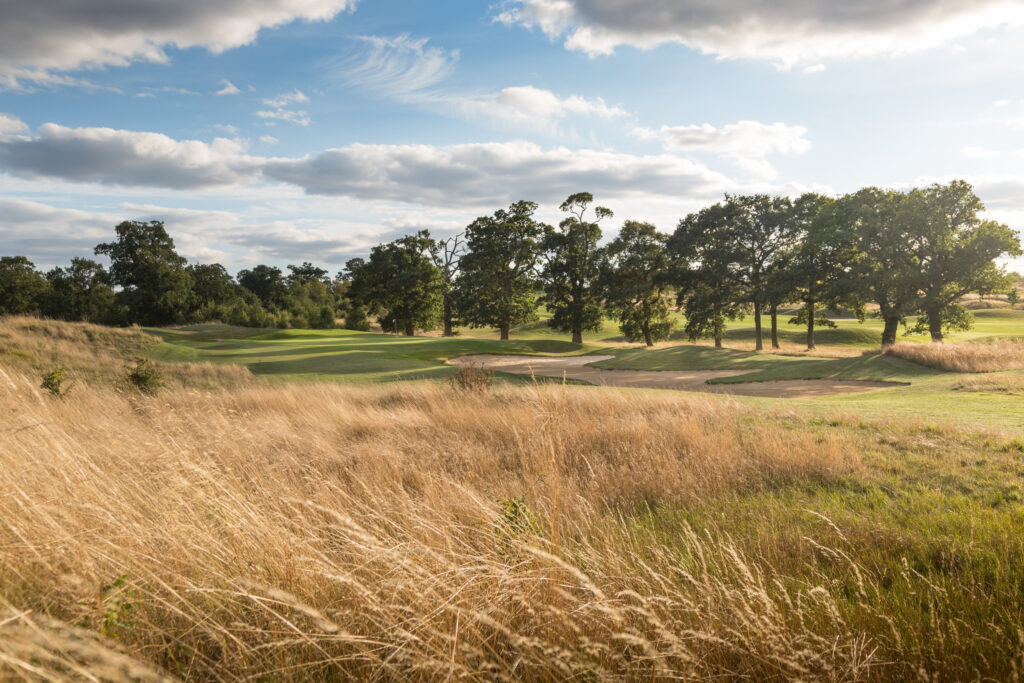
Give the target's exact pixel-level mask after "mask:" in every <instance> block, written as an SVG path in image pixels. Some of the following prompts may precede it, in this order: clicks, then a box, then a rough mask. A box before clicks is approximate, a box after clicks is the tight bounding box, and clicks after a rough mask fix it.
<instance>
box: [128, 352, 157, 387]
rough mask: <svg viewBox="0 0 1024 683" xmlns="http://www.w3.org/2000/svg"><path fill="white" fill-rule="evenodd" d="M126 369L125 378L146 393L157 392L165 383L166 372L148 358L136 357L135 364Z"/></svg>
mask: <svg viewBox="0 0 1024 683" xmlns="http://www.w3.org/2000/svg"><path fill="white" fill-rule="evenodd" d="M126 370H127V374H126V375H125V379H126V380H127V381H128V383H129V384H130V385H131V386H133V387H135V388H136V389H138V390H139V391H141V392H142V393H144V394H155V393H156V392H157V390H158V389H159V388H160V387H162V386H163V385H164V373H163V372H161V371H160V368H159V367H157V365H156V363H154V362H153V361H151V360H149V359H148V358H137V359H135V365H134V366H129V367H128V368H126Z"/></svg>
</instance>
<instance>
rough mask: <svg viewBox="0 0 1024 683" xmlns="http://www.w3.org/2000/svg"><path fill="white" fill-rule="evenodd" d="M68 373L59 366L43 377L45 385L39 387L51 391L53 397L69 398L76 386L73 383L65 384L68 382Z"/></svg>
mask: <svg viewBox="0 0 1024 683" xmlns="http://www.w3.org/2000/svg"><path fill="white" fill-rule="evenodd" d="M67 373H68V369H67V368H65V367H63V366H61V365H58V366H56V367H55V368H54V369H53V370H50V371H49V372H48V373H46V374H45V375H43V383H42V384H40V385H39V386H40V387H42V388H43V389H46V390H47V391H49V392H50V394H51V395H52V396H67V395H68V392H69V391H71V387H72V386H74V385H73V384H72V383H67V384H65V382H67V381H68V377H67Z"/></svg>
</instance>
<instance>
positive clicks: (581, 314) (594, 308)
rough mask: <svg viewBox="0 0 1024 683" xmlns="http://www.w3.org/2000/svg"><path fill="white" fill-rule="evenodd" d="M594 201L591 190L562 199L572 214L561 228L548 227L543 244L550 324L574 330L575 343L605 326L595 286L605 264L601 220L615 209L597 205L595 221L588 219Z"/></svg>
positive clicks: (543, 271)
mask: <svg viewBox="0 0 1024 683" xmlns="http://www.w3.org/2000/svg"><path fill="white" fill-rule="evenodd" d="M593 201H594V197H593V195H591V194H590V193H589V192H580V193H577V194H574V195H570V196H569V197H568V198H567V199H566V200H565V201H564V202H562V205H561V206H560V207H559V208H561V210H562V211H564V212H565V213H568V214H570V215H569V217H567V218H565V219H564V220H562V222H561V223H559V226H558V229H557V230H556V229H554V228H551V227H547V228H546V229H545V234H544V241H543V247H542V250H543V252H544V254H545V255H546V256H547V260H546V262H545V264H544V267H543V268H542V269H541V274H540V280H541V283H542V284H543V288H544V295H543V297H542V298H541V301H542V302H543V303H545V304H546V305H547V307H548V310H550V311H551V321H550V323H549V324H550V326H551V327H553V328H554V329H556V330H559V331H561V332H570V333H571V334H572V341H573V343H575V344H582V343H583V332H584V331H595V332H596V331H597V330H600V329H601V301H600V297H599V293H598V292H597V291H596V290H595V288H594V284H595V280H596V279H597V277H598V275H599V274H600V264H601V258H600V251H599V250H598V247H597V243H598V241H599V240H600V239H601V228H600V227H598V223H599V222H600V221H601V220H603V219H605V218H611V216H612V212H611V211H610V210H608V209H606V208H604V207H603V206H597V207H594V220H592V221H590V220H585V217H586V212H587V208H588V207H589V206H590V204H591V203H593Z"/></svg>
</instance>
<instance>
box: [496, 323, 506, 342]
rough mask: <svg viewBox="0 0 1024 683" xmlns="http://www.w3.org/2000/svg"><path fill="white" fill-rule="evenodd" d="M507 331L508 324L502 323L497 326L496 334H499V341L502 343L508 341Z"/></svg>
mask: <svg viewBox="0 0 1024 683" xmlns="http://www.w3.org/2000/svg"><path fill="white" fill-rule="evenodd" d="M508 330H509V324H508V323H504V324H502V325H499V326H498V334H499V336H500V339H501V340H502V341H508Z"/></svg>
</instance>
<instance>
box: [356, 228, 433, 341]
mask: <svg viewBox="0 0 1024 683" xmlns="http://www.w3.org/2000/svg"><path fill="white" fill-rule="evenodd" d="M432 246H433V240H432V239H430V233H428V232H427V231H426V230H421V231H420V232H418V233H416V234H415V235H406V236H405V237H402V238H401V239H397V240H395V241H394V242H389V243H388V244H379V245H377V246H376V247H374V248H373V250H372V251H371V252H370V259H369V260H368V261H366V263H364V264H363V265H361V266H359V267H358V268H357V269H356V271H355V273H354V274H353V278H352V291H353V294H354V295H355V297H356V299H357V300H358V301H361V302H366V303H367V304H369V305H370V306H372V307H375V308H377V309H380V311H381V313H380V315H382V316H383V317H382V322H384V321H394V324H395V326H396V327H400V328H401V329H402V330H404V331H405V334H406V335H407V336H410V337H411V336H413V334H414V333H415V331H416V329H421V330H430V329H434V328H435V327H436V326H437V323H438V318H439V317H440V309H441V293H442V288H443V280H442V276H441V271H440V270H439V269H438V267H437V266H435V265H434V262H433V260H432V259H431V257H430V249H431V247H432Z"/></svg>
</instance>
